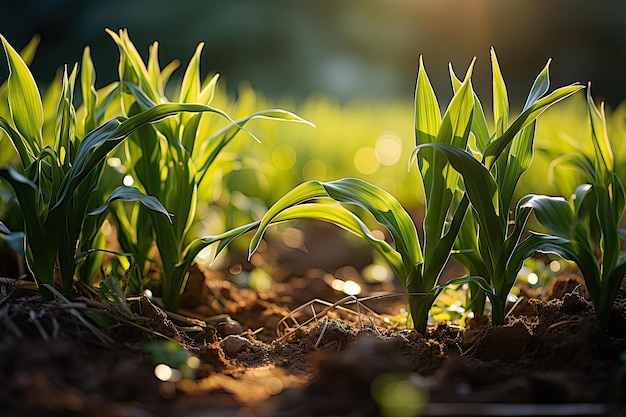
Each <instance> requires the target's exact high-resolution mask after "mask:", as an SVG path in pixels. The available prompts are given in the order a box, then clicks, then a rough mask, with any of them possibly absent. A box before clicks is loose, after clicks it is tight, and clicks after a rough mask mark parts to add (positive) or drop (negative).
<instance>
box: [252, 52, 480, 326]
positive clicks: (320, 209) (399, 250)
mask: <svg viewBox="0 0 626 417" xmlns="http://www.w3.org/2000/svg"><path fill="white" fill-rule="evenodd" d="M472 68H473V64H472V66H470V68H469V70H468V72H467V75H466V78H465V81H464V82H463V85H462V87H461V88H460V89H459V90H458V91H457V92H456V94H455V95H454V97H453V99H452V101H451V102H450V105H449V107H448V109H447V111H446V114H445V116H444V118H443V121H442V120H441V118H440V116H439V114H440V113H439V108H438V106H437V103H436V101H435V100H434V94H433V93H432V88H430V83H429V82H428V80H427V77H426V74H425V71H424V67H423V64H422V62H421V60H420V71H419V75H418V83H417V92H416V97H415V111H416V117H415V123H416V124H415V132H416V135H417V136H418V138H417V140H418V142H420V141H422V140H424V139H423V137H422V136H423V135H428V137H429V138H434V137H437V136H439V138H440V140H441V141H442V142H446V143H452V142H453V141H454V142H457V143H460V142H462V143H463V146H465V145H464V143H466V142H467V138H468V135H469V131H470V126H471V121H472V111H473V106H474V99H473V90H472V87H471V81H470V80H471V73H472ZM425 89H426V90H428V91H427V92H424V90H425ZM425 107H426V108H425ZM459 146H460V144H459ZM422 155H424V158H423V159H422V156H420V160H422V161H424V163H426V162H425V161H426V160H427V159H426V158H430V159H429V162H430V163H431V164H434V165H432V166H433V167H435V166H437V167H439V168H438V169H435V170H428V169H425V171H423V172H422V175H423V176H424V183H425V185H426V186H425V189H426V190H427V192H426V204H427V210H428V209H429V208H431V207H434V206H435V203H434V202H433V201H432V199H435V198H438V199H443V200H447V204H445V203H441V202H440V203H438V204H439V206H440V207H442V205H443V204H445V210H444V212H443V213H441V212H439V213H434V212H433V213H432V215H431V216H430V217H428V214H427V219H426V220H425V223H424V228H425V230H426V229H428V230H427V232H426V233H427V235H426V236H427V238H426V240H425V247H424V251H422V249H421V246H420V241H419V238H418V235H417V230H416V227H415V224H414V223H413V220H412V219H411V217H410V216H409V214H408V213H407V212H406V210H405V209H404V208H403V207H402V206H401V205H400V203H399V202H398V201H397V200H396V199H395V198H394V197H393V196H392V195H391V194H389V193H387V192H386V191H384V190H383V189H381V188H379V187H377V186H375V185H372V184H370V183H368V182H366V181H363V180H360V179H356V178H344V179H340V180H336V181H332V182H320V181H308V182H305V183H303V184H301V185H300V186H298V187H296V188H295V189H293V190H292V191H291V192H289V193H288V194H287V195H285V196H284V197H283V198H281V199H280V200H279V201H278V202H276V204H275V205H274V206H272V207H271V208H270V209H269V210H268V212H267V214H266V215H265V216H264V217H263V219H262V220H261V224H260V226H259V229H258V230H257V232H256V234H255V236H254V237H253V238H252V242H251V243H250V253H252V252H254V251H255V250H256V248H257V247H258V245H259V243H260V239H261V238H262V236H263V233H264V232H265V229H266V228H267V227H268V226H269V225H270V224H271V223H275V222H278V221H283V220H285V218H294V219H295V218H310V219H317V220H324V221H327V222H330V223H334V224H335V225H337V226H339V227H342V228H344V229H346V230H348V231H350V232H352V233H354V234H356V235H358V236H360V237H362V238H363V239H365V240H366V241H367V242H368V243H369V244H370V245H371V246H372V247H373V248H374V249H375V250H376V251H378V252H379V253H380V255H382V257H383V258H384V259H385V261H386V262H387V263H388V264H389V266H390V267H391V268H392V269H393V271H394V273H395V274H396V275H397V276H398V277H399V278H400V279H401V281H402V282H403V284H404V286H405V289H406V291H407V292H408V293H409V307H410V314H411V318H412V320H413V324H414V326H415V328H416V329H417V330H418V331H421V332H425V331H426V326H427V322H428V312H429V310H430V307H431V306H432V303H433V301H434V299H435V297H436V296H437V294H438V293H439V292H440V291H441V290H442V289H443V287H442V286H438V285H437V281H438V278H439V275H440V274H441V271H442V270H443V268H444V266H445V264H446V262H447V260H448V258H449V256H450V250H449V249H451V248H452V244H453V242H454V238H455V236H456V231H457V230H458V227H459V226H460V220H461V219H462V218H463V216H464V214H465V213H460V214H457V215H456V216H455V220H453V221H452V222H448V221H447V218H446V214H447V208H448V207H449V205H450V203H451V201H452V194H453V192H454V189H455V188H456V179H451V178H447V179H446V178H445V177H444V176H443V175H442V172H441V171H442V170H443V168H444V166H445V165H446V164H447V163H446V162H445V159H444V158H442V157H440V156H438V155H437V154H435V153H434V152H431V156H430V157H427V156H425V155H426V152H425V153H424V154H422ZM437 173H438V174H437ZM433 174H436V175H433ZM318 198H330V199H331V204H326V202H324V201H320V202H318V203H305V202H307V201H309V200H313V199H318ZM336 202H338V203H342V204H343V205H337V204H335V203H336ZM302 203H305V204H302ZM349 206H358V207H360V208H361V209H363V210H361V211H360V212H358V213H357V212H353V211H350V210H348V208H347V207H349ZM365 213H369V215H371V216H373V217H374V219H375V220H376V221H377V222H378V223H380V224H381V225H383V226H384V227H385V228H386V229H387V230H388V231H389V233H390V235H391V237H392V239H393V246H392V244H389V243H387V242H385V241H384V240H380V239H378V238H376V237H374V234H373V232H372V230H370V229H369V228H368V227H367V226H366V222H367V219H366V218H365V217H363V216H364V214H365ZM427 213H428V212H427ZM435 217H436V218H435ZM444 225H446V226H449V228H450V229H451V231H450V233H449V234H447V235H446V236H444V237H443V238H442V231H443V229H444ZM437 230H438V236H437V239H432V238H431V237H432V236H433V235H434V234H435V233H437ZM440 245H443V246H444V247H445V246H448V248H447V249H446V250H445V251H442V250H439V249H440V248H441V246H440ZM470 280H471V278H470ZM453 283H458V282H456V280H455V282H450V283H449V284H453Z"/></svg>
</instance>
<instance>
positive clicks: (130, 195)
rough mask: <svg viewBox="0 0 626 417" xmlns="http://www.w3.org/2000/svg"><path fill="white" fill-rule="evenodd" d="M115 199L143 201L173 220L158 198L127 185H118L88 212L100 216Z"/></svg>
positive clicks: (148, 206) (150, 207)
mask: <svg viewBox="0 0 626 417" xmlns="http://www.w3.org/2000/svg"><path fill="white" fill-rule="evenodd" d="M115 200H121V201H132V202H138V203H141V204H143V205H144V206H145V207H146V208H148V209H150V210H152V211H155V212H157V213H161V214H163V215H164V216H165V217H167V218H168V220H169V221H170V222H171V221H172V216H171V215H170V213H168V212H167V210H166V209H165V207H163V204H161V202H160V201H159V199H158V198H156V197H154V196H152V195H146V194H144V193H142V192H141V191H140V190H139V189H138V188H137V187H127V186H125V185H120V186H118V187H116V188H115V189H114V190H113V192H111V195H110V196H109V198H107V201H106V202H105V203H104V204H102V205H101V206H100V207H97V208H95V209H94V210H92V211H90V212H89V213H88V214H89V215H90V216H98V215H100V214H102V213H104V212H105V211H106V209H107V208H108V207H109V205H110V204H111V203H112V202H113V201H115Z"/></svg>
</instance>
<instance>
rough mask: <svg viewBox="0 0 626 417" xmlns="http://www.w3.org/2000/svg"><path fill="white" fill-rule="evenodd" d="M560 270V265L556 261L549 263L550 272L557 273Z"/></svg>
mask: <svg viewBox="0 0 626 417" xmlns="http://www.w3.org/2000/svg"><path fill="white" fill-rule="evenodd" d="M560 270H561V263H560V262H559V261H557V260H554V261H552V262H550V271H552V272H559V271H560Z"/></svg>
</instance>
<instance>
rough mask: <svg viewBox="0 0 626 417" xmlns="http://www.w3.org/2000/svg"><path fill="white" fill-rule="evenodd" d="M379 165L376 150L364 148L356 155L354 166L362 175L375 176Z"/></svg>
mask: <svg viewBox="0 0 626 417" xmlns="http://www.w3.org/2000/svg"><path fill="white" fill-rule="evenodd" d="M379 165H380V164H379V163H378V158H377V156H376V150H375V149H374V148H371V147H369V146H364V147H362V148H361V149H359V150H358V151H357V152H356V154H355V155H354V166H355V168H356V169H357V170H358V171H359V172H360V173H361V174H373V173H374V172H376V170H377V169H378V166H379Z"/></svg>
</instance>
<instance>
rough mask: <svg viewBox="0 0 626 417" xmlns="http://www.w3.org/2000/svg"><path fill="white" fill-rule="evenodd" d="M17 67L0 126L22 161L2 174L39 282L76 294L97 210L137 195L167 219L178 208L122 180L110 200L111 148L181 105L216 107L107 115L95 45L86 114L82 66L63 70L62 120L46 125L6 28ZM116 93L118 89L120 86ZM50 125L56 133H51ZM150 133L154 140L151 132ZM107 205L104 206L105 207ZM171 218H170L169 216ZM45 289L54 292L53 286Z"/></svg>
mask: <svg viewBox="0 0 626 417" xmlns="http://www.w3.org/2000/svg"><path fill="white" fill-rule="evenodd" d="M0 39H1V40H2V44H3V47H4V51H5V53H6V57H7V61H8V66H9V79H8V81H7V99H8V107H9V110H10V117H9V118H5V117H0V129H2V130H3V131H4V132H5V133H6V134H7V136H8V137H9V138H10V140H11V142H12V145H13V147H14V148H15V150H16V152H17V155H18V158H19V161H20V163H21V166H20V167H19V169H15V168H12V167H10V166H9V167H6V168H1V169H0V178H2V179H3V180H4V181H6V182H7V183H8V184H9V186H10V187H11V188H12V189H13V192H14V194H15V198H16V200H17V201H18V203H19V205H20V209H21V211H22V214H23V218H24V233H25V255H26V260H27V264H28V267H29V269H30V271H31V272H32V274H33V276H34V278H35V280H36V281H37V283H38V284H46V285H54V284H55V281H56V279H57V278H58V280H59V281H60V282H61V286H62V289H63V291H64V293H66V294H68V295H71V293H72V286H73V280H74V277H75V273H76V267H77V263H80V262H81V261H82V259H83V255H84V254H82V253H79V252H78V250H79V248H81V247H84V246H83V243H84V241H86V240H90V239H92V238H93V232H94V231H95V230H98V229H99V226H98V225H97V224H93V223H92V221H93V219H91V215H95V214H97V213H100V212H104V211H106V210H107V208H108V206H109V204H110V203H111V202H113V201H115V200H122V201H134V202H139V203H141V204H142V205H144V206H146V207H148V208H150V209H151V210H154V211H155V212H157V213H159V215H160V216H163V217H164V218H166V219H171V215H170V214H169V213H168V212H167V211H166V210H165V209H164V208H163V206H162V204H161V203H160V202H159V201H158V200H156V198H155V197H153V196H148V195H145V194H143V193H141V192H140V191H139V190H138V189H137V188H130V187H117V188H115V189H114V190H112V191H110V193H109V195H108V197H107V198H106V200H105V201H104V203H102V201H98V200H99V199H98V198H94V196H98V195H101V193H102V192H103V190H102V189H101V188H100V184H101V181H100V176H101V173H102V171H103V169H104V164H105V161H106V158H107V155H108V154H109V153H110V152H111V151H112V150H113V149H115V148H116V147H117V146H118V145H119V144H120V143H121V142H123V141H124V140H125V139H126V138H127V137H128V136H129V135H130V134H132V133H133V132H134V131H136V130H137V129H139V128H141V127H142V126H145V125H147V124H149V123H153V122H157V121H159V120H161V119H163V118H165V117H168V116H171V115H173V114H177V113H179V112H181V111H195V112H198V111H216V110H214V109H212V108H210V107H208V106H201V105H189V104H161V105H159V106H154V107H152V108H150V109H148V110H146V111H142V112H137V113H136V114H134V115H133V116H131V117H117V118H113V119H111V120H108V121H106V122H102V118H103V115H104V114H105V113H106V110H107V107H108V104H109V103H110V97H111V96H107V97H105V98H104V99H102V100H101V101H100V102H97V97H96V93H95V91H96V90H95V88H94V81H95V72H94V70H93V65H92V63H91V59H90V57H89V53H88V49H87V50H86V51H85V54H84V55H83V62H82V71H81V77H80V80H81V88H82V91H83V96H84V97H83V101H84V104H83V108H82V109H81V113H82V114H83V116H84V117H83V118H81V119H78V118H77V116H76V113H77V110H76V109H75V107H74V104H73V101H74V100H73V99H74V86H75V83H76V80H77V76H78V66H77V65H75V66H74V68H73V69H72V71H71V72H70V73H69V74H68V72H67V69H66V70H65V71H64V73H63V76H62V85H61V86H60V87H59V91H60V98H59V99H58V106H57V111H56V115H55V117H54V124H53V126H52V127H50V126H44V112H43V109H44V106H43V105H42V99H41V96H40V93H39V89H38V87H37V84H36V83H35V80H34V78H33V76H32V74H31V72H30V70H29V69H28V66H27V65H26V63H25V62H24V60H23V59H22V58H21V56H20V55H19V54H18V53H17V52H16V51H15V50H14V49H13V47H12V46H11V45H10V44H9V43H8V42H7V40H6V39H5V38H4V37H3V36H1V35H0ZM112 94H113V93H112ZM44 132H52V133H51V134H50V136H48V135H46V137H44ZM147 140H150V138H148V139H147ZM99 204H100V207H97V206H98V205H99ZM168 221H169V220H168ZM42 294H43V295H44V296H46V297H51V294H50V292H48V291H47V290H45V289H44V290H42Z"/></svg>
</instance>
